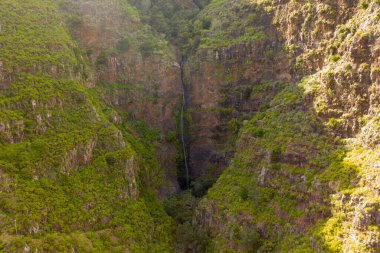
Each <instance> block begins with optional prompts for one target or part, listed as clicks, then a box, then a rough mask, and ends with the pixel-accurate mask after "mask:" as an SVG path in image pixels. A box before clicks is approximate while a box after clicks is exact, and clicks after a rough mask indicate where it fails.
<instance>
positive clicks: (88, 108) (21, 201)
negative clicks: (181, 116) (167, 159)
mask: <svg viewBox="0 0 380 253" xmlns="http://www.w3.org/2000/svg"><path fill="white" fill-rule="evenodd" d="M0 19H1V20H2V33H1V34H0V44H1V48H0V55H1V56H0V61H1V62H2V63H3V66H4V73H5V77H6V81H7V82H9V84H8V83H7V84H6V86H3V87H4V89H2V90H1V93H0V107H1V113H0V123H1V130H0V182H1V185H0V210H1V211H0V213H1V214H0V216H1V217H0V223H1V227H2V229H1V236H0V248H1V251H2V252H18V251H22V250H25V249H26V248H27V249H29V250H30V251H31V252H34V251H39V252H40V251H44V252H69V251H70V252H71V251H76V252H105V251H109V250H111V251H112V252H125V250H129V251H131V252H146V251H151V252H168V251H171V248H172V231H173V229H174V226H173V225H174V224H173V221H172V219H171V218H170V217H168V216H167V215H166V213H165V211H164V209H163V206H162V204H161V203H160V202H158V201H157V200H155V196H154V195H153V192H154V191H156V190H157V188H158V187H159V185H160V180H159V178H160V173H159V171H160V169H159V168H158V167H159V166H158V163H157V161H156V160H155V158H154V157H153V155H152V149H153V146H152V147H151V146H150V142H149V143H148V142H146V141H145V140H146V139H149V140H150V139H152V138H155V137H153V136H154V135H155V134H152V135H149V133H151V132H152V131H150V130H146V127H144V126H142V125H140V124H139V123H136V125H134V127H136V129H138V131H140V129H141V131H143V132H141V133H140V135H131V134H129V132H128V131H127V130H125V128H122V127H121V128H120V129H118V128H117V127H116V126H115V125H113V124H111V123H110V122H109V121H108V119H107V117H106V115H107V114H106V113H103V112H102V104H101V103H100V102H99V99H98V98H97V96H94V94H93V93H92V92H90V91H89V90H88V89H87V88H85V87H84V86H83V85H82V84H81V83H80V82H79V81H78V80H80V77H81V76H84V75H85V73H84V72H83V71H84V69H85V67H84V63H83V61H82V60H81V59H79V58H80V57H79V56H80V53H79V54H78V53H77V52H79V50H78V49H76V48H75V47H76V45H75V43H74V42H73V41H72V40H71V39H70V36H69V35H68V34H67V32H66V30H65V27H64V26H63V25H62V22H61V16H60V14H59V12H58V11H57V6H56V5H55V3H53V2H52V1H49V0H33V1H27V2H25V1H2V2H1V3H0ZM126 45H127V44H126V43H125V42H122V43H121V44H120V48H119V49H120V50H126V47H127V46H126ZM63 77H65V78H63ZM75 79H77V80H75ZM125 124H126V123H125ZM130 129H132V128H130ZM129 131H135V130H129ZM140 136H144V138H145V139H141V140H140ZM140 157H141V158H140Z"/></svg>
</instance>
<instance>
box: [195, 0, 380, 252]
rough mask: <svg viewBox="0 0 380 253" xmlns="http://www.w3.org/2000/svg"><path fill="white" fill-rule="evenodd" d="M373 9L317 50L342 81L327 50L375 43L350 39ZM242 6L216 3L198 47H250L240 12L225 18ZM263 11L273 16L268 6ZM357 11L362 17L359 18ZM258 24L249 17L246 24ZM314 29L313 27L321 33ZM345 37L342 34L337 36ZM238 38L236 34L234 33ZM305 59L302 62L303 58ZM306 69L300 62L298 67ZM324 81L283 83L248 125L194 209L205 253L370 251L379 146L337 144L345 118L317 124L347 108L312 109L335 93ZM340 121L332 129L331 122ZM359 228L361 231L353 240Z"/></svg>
mask: <svg viewBox="0 0 380 253" xmlns="http://www.w3.org/2000/svg"><path fill="white" fill-rule="evenodd" d="M258 2H269V1H258ZM376 4H378V3H375V2H374V3H373V5H371V4H368V3H366V4H363V3H360V5H359V6H358V9H357V13H359V14H358V15H356V16H354V17H353V20H352V21H350V22H348V23H347V26H349V28H348V29H346V30H345V31H351V33H350V32H349V35H348V37H346V38H348V39H346V42H345V43H344V44H343V43H342V44H343V45H342V46H341V44H339V43H337V41H335V40H338V38H336V39H334V40H331V41H328V40H327V41H325V42H324V43H321V44H322V45H323V47H322V50H325V51H324V52H322V54H325V55H326V58H327V64H329V63H328V62H329V61H331V62H333V63H332V65H333V67H332V68H333V70H331V71H332V72H333V73H336V74H338V73H339V71H340V70H339V67H338V66H339V65H337V64H338V63H339V64H342V65H343V64H345V63H346V62H344V61H343V62H338V63H336V62H337V61H339V59H340V58H337V59H332V60H331V59H330V60H329V57H330V56H329V49H331V48H332V47H334V46H336V45H338V48H339V47H340V46H341V49H339V50H338V51H339V53H340V54H345V48H348V47H347V46H346V45H345V44H347V45H348V44H351V43H352V41H355V40H358V38H359V39H360V37H362V35H361V34H367V33H370V34H371V36H373V38H377V37H376V33H374V32H373V29H368V31H359V32H358V33H355V32H356V30H354V28H353V27H358V26H360V25H359V24H357V22H361V21H362V20H361V19H360V17H361V16H360V15H362V16H364V17H370V18H369V21H368V20H367V21H365V22H370V23H371V22H372V19H373V18H375V19H376V15H374V14H376V10H377V9H376ZM246 5H247V2H246V1H234V2H233V1H221V0H219V1H218V0H215V1H212V2H211V4H210V5H209V6H208V7H206V9H205V10H204V11H203V12H201V14H200V16H199V20H204V19H206V18H207V17H210V16H213V15H217V16H218V17H219V18H218V19H216V18H215V19H213V21H212V25H211V27H210V29H208V30H204V31H202V32H201V33H202V39H201V44H200V46H199V48H200V49H216V48H225V47H228V46H231V45H234V44H236V43H245V42H246V41H247V42H249V41H255V40H256V37H255V36H251V34H250V33H249V32H250V31H251V30H248V32H247V29H245V28H247V25H244V24H242V22H243V23H244V19H237V18H236V17H235V16H234V14H235V15H237V14H238V13H242V12H239V11H237V12H234V11H226V10H229V8H232V9H238V8H239V6H241V8H243V7H242V6H246ZM264 6H265V5H264ZM266 6H268V5H266ZM368 6H369V7H368ZM367 8H368V11H367V13H366V12H365V10H366V9H367ZM244 9H245V10H246V8H244ZM264 9H265V10H267V11H269V12H270V11H271V8H270V6H268V8H264ZM295 12H296V13H298V12H297V11H295ZM362 12H363V13H364V14H360V13H362ZM377 13H378V12H377ZM253 14H255V13H253ZM365 15H367V16H365ZM377 17H378V14H377ZM254 18H255V15H253V16H252V17H250V18H248V20H254ZM355 19H356V20H355ZM321 24H323V22H322V21H321ZM319 25H320V23H318V26H317V27H319V28H320V27H321V26H322V27H323V25H320V26H319ZM236 27H238V28H240V29H236ZM360 27H361V29H362V30H363V27H364V28H365V26H360ZM222 28H223V29H222ZM344 28H345V27H344V26H342V30H343V29H344ZM244 30H245V31H244ZM364 30H365V29H364ZM236 32H238V34H233V33H236ZM345 36H347V35H346V34H345ZM231 38H232V39H231ZM374 40H375V39H374ZM374 40H373V41H374ZM290 46H295V47H297V45H290ZM374 48H375V46H374ZM318 50H321V49H320V48H319V49H318ZM307 56H308V55H307V53H305V58H307ZM345 57H347V56H345ZM301 58H302V57H301ZM362 60H363V59H362ZM369 61H370V60H368V62H369ZM307 64H308V63H307V62H304V63H302V67H306V66H307ZM351 64H352V63H351ZM330 65H331V63H330ZM352 65H354V70H351V71H352V72H354V73H355V74H354V75H356V74H357V73H360V72H361V70H360V68H362V67H360V68H359V67H358V68H356V66H355V64H352ZM367 65H368V64H367ZM334 66H337V67H334ZM295 67H297V66H295ZM330 68H331V66H330ZM367 68H368V67H367ZM372 68H373V67H372ZM372 72H373V73H374V71H372ZM362 74H363V73H362ZM320 75H321V74H320V73H317V74H315V75H314V76H313V77H312V78H310V79H312V80H311V81H310V80H309V78H305V79H304V81H302V82H299V83H295V84H289V85H288V87H287V88H285V89H284V90H283V91H282V92H281V93H280V94H279V95H277V96H276V97H275V98H274V99H273V100H272V102H271V103H270V106H269V109H267V110H265V111H264V112H261V113H258V114H257V115H256V116H254V117H253V118H252V119H251V120H250V121H248V122H246V123H244V126H243V127H242V129H241V130H240V135H239V140H238V143H237V151H236V153H235V157H234V159H233V161H232V162H231V165H230V167H229V168H228V169H226V170H225V171H224V173H223V174H222V176H221V177H220V178H219V179H218V181H217V183H216V184H215V185H214V186H213V187H212V188H211V189H210V190H209V192H208V194H207V195H206V196H205V197H204V198H203V200H202V201H201V203H200V205H199V208H198V210H197V214H196V217H197V219H198V221H199V223H200V224H201V225H202V227H205V228H207V230H208V231H209V233H210V235H211V238H212V240H213V241H212V243H211V245H210V246H209V248H208V250H209V251H210V252H235V251H236V252H237V251H239V252H256V251H257V250H259V251H260V252H275V251H278V252H288V251H289V250H291V251H292V252H315V251H317V250H321V251H323V252H342V251H343V252H346V251H347V252H348V251H354V250H357V251H358V252H376V250H377V249H376V247H377V246H376V245H378V244H377V241H376V240H377V238H379V227H378V225H377V224H376V221H375V220H374V219H373V216H372V215H373V213H376V211H377V210H378V204H377V203H378V197H376V194H375V193H374V191H375V189H376V186H375V184H374V182H376V171H378V169H377V168H376V167H375V168H374V167H373V164H371V162H370V160H371V159H372V161H376V160H377V159H378V147H376V146H374V147H368V146H366V147H363V143H361V140H360V139H358V138H356V139H354V140H353V141H352V140H351V141H350V140H343V141H342V140H340V139H339V138H337V139H335V138H334V137H331V136H334V135H340V131H341V129H340V128H339V122H343V121H344V120H345V119H344V117H345V116H346V115H345V114H343V115H342V116H341V118H338V119H335V118H334V119H333V120H328V119H326V118H322V120H321V119H318V118H317V115H318V116H320V115H324V114H328V112H331V111H333V110H340V111H344V110H346V108H343V109H342V108H341V107H340V105H342V104H343V105H344V103H345V102H343V101H341V102H342V103H341V104H339V103H335V102H334V104H333V106H334V108H331V107H332V106H331V104H329V106H331V107H330V108H329V107H328V106H327V107H324V108H321V107H318V106H319V105H320V104H321V103H319V102H320V101H321V100H322V101H323V100H324V99H325V97H328V98H329V99H330V96H331V94H334V93H331V87H330V90H326V89H325V86H324V85H325V84H323V81H322V80H319V79H318V78H319V77H320ZM313 79H317V81H313ZM333 88H334V87H333ZM346 89H347V87H346ZM305 90H306V91H305ZM310 90H313V91H312V92H310ZM348 92H352V93H354V92H353V91H352V90H348ZM310 93H312V94H314V95H311V94H310ZM337 94H339V93H337ZM335 96H336V97H339V96H338V95H336V94H335ZM310 99H314V105H310V104H308V103H307V102H306V101H308V102H310ZM331 99H332V98H331ZM338 99H339V98H338ZM358 99H359V98H358ZM332 100H334V101H335V99H332ZM346 100H348V98H346ZM359 112H360V113H361V114H362V115H355V117H356V119H357V118H359V117H363V115H365V114H366V113H367V112H366V111H364V110H363V111H360V110H359V111H358V113H359ZM364 118H366V119H367V118H369V119H371V120H369V121H370V122H371V125H372V127H373V125H374V124H378V123H375V122H378V119H377V117H373V115H367V116H365V117H364ZM336 120H338V124H335V123H334V122H336ZM337 125H338V126H337ZM365 125H366V123H364V124H363V125H361V127H365ZM342 131H343V130H342ZM363 135H365V133H363ZM361 138H363V137H361ZM365 138H366V137H364V139H365ZM358 203H359V204H358ZM350 205H353V206H350ZM371 217H372V218H371ZM358 227H360V228H358ZM356 229H359V230H361V232H360V233H359V234H358V232H357V230H356ZM350 234H351V235H353V234H355V236H354V237H355V238H356V239H352V238H348V237H349V235H350ZM355 240H356V243H355ZM358 240H359V242H360V243H357V242H358ZM365 245H366V246H365ZM366 247H367V248H366Z"/></svg>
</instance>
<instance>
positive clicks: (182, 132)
mask: <svg viewBox="0 0 380 253" xmlns="http://www.w3.org/2000/svg"><path fill="white" fill-rule="evenodd" d="M184 63H185V62H184V61H183V60H182V61H181V64H180V68H181V86H182V106H181V119H180V121H181V122H180V128H181V143H182V151H183V159H184V163H185V171H186V187H187V188H189V187H190V171H189V164H188V158H187V151H186V141H185V129H184V128H185V110H186V87H185V82H184V73H183V67H184Z"/></svg>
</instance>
